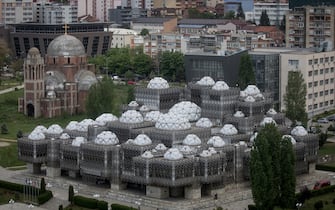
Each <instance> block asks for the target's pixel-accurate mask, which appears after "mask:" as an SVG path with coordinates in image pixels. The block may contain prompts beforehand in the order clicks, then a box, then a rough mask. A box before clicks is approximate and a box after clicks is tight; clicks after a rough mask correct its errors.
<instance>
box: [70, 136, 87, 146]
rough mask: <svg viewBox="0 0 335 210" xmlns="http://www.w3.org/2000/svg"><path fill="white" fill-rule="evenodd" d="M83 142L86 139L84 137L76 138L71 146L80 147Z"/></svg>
mask: <svg viewBox="0 0 335 210" xmlns="http://www.w3.org/2000/svg"><path fill="white" fill-rule="evenodd" d="M85 142H86V139H85V138H84V137H81V136H78V137H76V138H75V139H74V140H73V141H72V146H74V147H80V145H81V144H82V143H85Z"/></svg>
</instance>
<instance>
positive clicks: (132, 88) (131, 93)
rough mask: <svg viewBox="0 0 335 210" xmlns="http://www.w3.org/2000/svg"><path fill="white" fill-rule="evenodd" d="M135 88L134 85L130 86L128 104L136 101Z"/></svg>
mask: <svg viewBox="0 0 335 210" xmlns="http://www.w3.org/2000/svg"><path fill="white" fill-rule="evenodd" d="M134 91H135V90H134V86H133V85H128V90H127V92H128V94H127V103H129V102H131V101H134V100H135V94H134Z"/></svg>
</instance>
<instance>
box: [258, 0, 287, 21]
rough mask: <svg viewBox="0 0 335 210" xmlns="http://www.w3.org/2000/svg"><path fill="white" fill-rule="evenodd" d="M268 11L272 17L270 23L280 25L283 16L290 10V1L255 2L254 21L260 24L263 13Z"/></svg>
mask: <svg viewBox="0 0 335 210" xmlns="http://www.w3.org/2000/svg"><path fill="white" fill-rule="evenodd" d="M263 11H266V14H267V15H268V17H269V19H270V25H279V24H280V22H281V21H282V20H283V17H284V16H285V15H286V14H287V12H288V11H289V7H288V3H287V2H285V1H279V0H278V1H277V0H272V1H255V2H254V17H253V20H252V21H255V23H256V24H259V21H260V19H261V14H262V12H263Z"/></svg>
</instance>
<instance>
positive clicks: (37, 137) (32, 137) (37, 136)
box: [28, 131, 45, 140]
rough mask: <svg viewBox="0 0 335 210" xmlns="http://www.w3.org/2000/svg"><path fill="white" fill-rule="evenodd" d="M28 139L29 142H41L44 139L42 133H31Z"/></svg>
mask: <svg viewBox="0 0 335 210" xmlns="http://www.w3.org/2000/svg"><path fill="white" fill-rule="evenodd" d="M28 139H30V140H42V139H45V135H44V133H42V132H40V131H33V132H31V133H30V134H29V136H28Z"/></svg>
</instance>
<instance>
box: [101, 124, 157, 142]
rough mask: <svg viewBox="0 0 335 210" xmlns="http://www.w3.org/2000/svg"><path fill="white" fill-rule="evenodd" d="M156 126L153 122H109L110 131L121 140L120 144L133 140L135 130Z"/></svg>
mask: <svg viewBox="0 0 335 210" xmlns="http://www.w3.org/2000/svg"><path fill="white" fill-rule="evenodd" d="M152 126H154V123H153V122H141V123H122V122H119V121H114V122H109V123H108V126H107V127H108V130H110V131H112V132H113V133H115V134H116V135H117V137H118V138H119V141H120V143H124V142H126V141H127V140H128V139H130V138H132V136H133V135H132V130H133V129H142V128H146V127H152Z"/></svg>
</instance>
